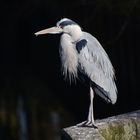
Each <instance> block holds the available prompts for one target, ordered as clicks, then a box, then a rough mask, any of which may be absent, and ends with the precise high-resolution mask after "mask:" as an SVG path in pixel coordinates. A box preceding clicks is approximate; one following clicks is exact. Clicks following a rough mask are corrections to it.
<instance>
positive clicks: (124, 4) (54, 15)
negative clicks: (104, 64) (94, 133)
mask: <svg viewBox="0 0 140 140" xmlns="http://www.w3.org/2000/svg"><path fill="white" fill-rule="evenodd" d="M0 7H1V8H0V9H1V12H0V14H1V21H0V23H1V30H0V32H1V45H0V139H1V140H42V139H43V140H59V139H61V137H60V135H59V131H60V130H61V128H64V127H68V126H72V125H75V124H77V123H80V122H81V121H84V120H85V119H86V117H87V113H88V105H89V89H88V88H87V87H85V86H83V85H82V84H81V83H80V82H79V81H77V84H71V85H70V84H69V83H68V81H65V80H64V78H63V76H62V73H61V67H60V66H61V65H60V58H59V39H60V36H59V35H52V36H51V35H47V36H45V35H44V36H39V37H35V35H34V33H35V32H37V31H39V30H41V29H44V28H48V27H52V26H54V25H55V24H56V22H57V21H58V20H60V19H61V18H64V17H67V18H70V19H72V20H74V21H75V22H77V23H78V24H80V25H81V27H82V28H83V30H84V31H87V32H89V33H91V34H92V35H94V36H95V37H96V38H97V39H98V40H99V41H100V43H101V44H102V46H103V47H104V49H105V50H106V52H107V53H108V55H109V57H110V59H111V61H112V63H113V66H114V68H115V71H116V79H117V80H116V84H117V88H118V101H117V103H116V104H115V105H111V104H106V103H105V102H103V101H102V100H101V99H100V98H99V97H98V96H96V97H95V102H94V112H95V119H101V118H105V117H109V116H113V115H117V114H121V113H126V112H130V111H134V110H138V109H140V97H139V94H140V88H139V87H140V85H139V83H140V82H139V80H140V54H139V44H140V43H139V40H140V39H139V34H140V1H138V0H123V1H122V0H118V1H113V0H108V1H106V0H77V1H72V0H71V1H66V0H61V1H56V0H24V1H23V0H20V1H18V0H13V1H8V0H5V1H4V0H3V1H1V5H0Z"/></svg>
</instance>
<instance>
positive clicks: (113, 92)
mask: <svg viewBox="0 0 140 140" xmlns="http://www.w3.org/2000/svg"><path fill="white" fill-rule="evenodd" d="M83 34H84V35H83V38H84V39H86V41H87V43H86V47H83V48H82V49H81V50H80V53H78V61H79V64H80V67H81V69H82V70H83V71H84V73H85V74H86V75H88V77H89V78H90V79H91V81H93V82H94V83H95V85H96V87H97V88H95V89H96V90H95V92H96V93H97V94H99V95H100V96H101V97H102V98H104V99H105V100H106V101H107V100H108V98H109V100H110V101H109V100H108V102H111V103H113V104H114V103H115V102H116V100H117V88H116V85H115V82H114V69H113V66H112V64H111V62H110V60H109V57H108V55H107V53H106V52H105V50H104V49H103V48H102V46H101V44H100V43H99V42H98V40H97V39H96V38H95V37H93V36H92V35H91V34H89V33H86V32H83ZM102 91H103V93H104V94H105V95H102V94H101V92H102Z"/></svg>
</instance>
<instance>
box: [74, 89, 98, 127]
mask: <svg viewBox="0 0 140 140" xmlns="http://www.w3.org/2000/svg"><path fill="white" fill-rule="evenodd" d="M93 99H94V92H93V89H92V87H90V105H89V113H88V118H87V121H84V122H82V123H80V124H78V125H77V126H82V127H94V128H97V127H96V126H95V125H94V123H95V122H94V114H93Z"/></svg>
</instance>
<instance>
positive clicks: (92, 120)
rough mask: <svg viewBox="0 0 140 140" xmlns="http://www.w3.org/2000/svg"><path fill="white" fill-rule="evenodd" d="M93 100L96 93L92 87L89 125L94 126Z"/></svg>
mask: <svg viewBox="0 0 140 140" xmlns="http://www.w3.org/2000/svg"><path fill="white" fill-rule="evenodd" d="M93 99H94V92H93V89H92V88H91V87H90V105H89V113H88V120H87V121H88V122H87V123H89V124H94V115H93Z"/></svg>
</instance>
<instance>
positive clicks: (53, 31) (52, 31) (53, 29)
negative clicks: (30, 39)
mask: <svg viewBox="0 0 140 140" xmlns="http://www.w3.org/2000/svg"><path fill="white" fill-rule="evenodd" d="M62 31H63V30H62V28H59V27H51V28H48V29H44V30H41V31H38V32H36V33H35V35H36V36H38V35H43V34H59V33H62Z"/></svg>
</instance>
